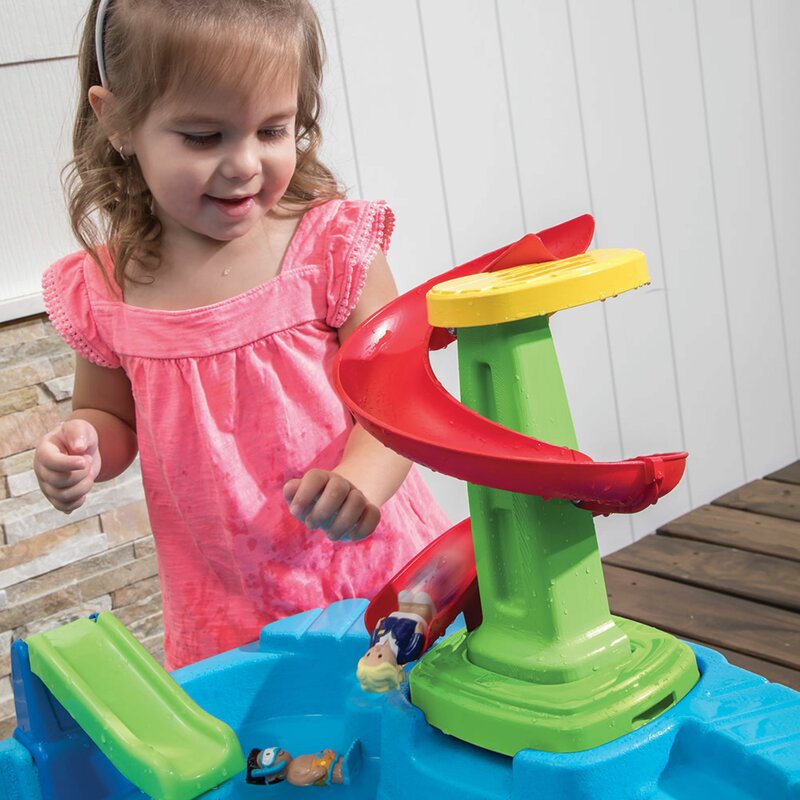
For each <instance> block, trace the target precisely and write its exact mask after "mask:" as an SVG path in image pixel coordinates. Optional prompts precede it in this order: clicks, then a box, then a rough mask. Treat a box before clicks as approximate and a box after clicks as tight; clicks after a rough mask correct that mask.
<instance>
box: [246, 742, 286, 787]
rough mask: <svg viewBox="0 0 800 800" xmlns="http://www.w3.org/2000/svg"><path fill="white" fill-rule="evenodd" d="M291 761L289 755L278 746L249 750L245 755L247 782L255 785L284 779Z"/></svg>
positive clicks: (278, 781)
mask: <svg viewBox="0 0 800 800" xmlns="http://www.w3.org/2000/svg"><path fill="white" fill-rule="evenodd" d="M291 762H292V757H291V755H290V754H289V753H287V752H286V751H285V750H281V748H280V747H267V748H266V749H264V750H258V749H254V750H251V751H250V755H249V756H248V757H247V782H248V783H251V784H255V785H256V786H266V785H267V784H269V783H280V782H281V781H283V780H285V779H286V770H287V768H288V767H289V764H291Z"/></svg>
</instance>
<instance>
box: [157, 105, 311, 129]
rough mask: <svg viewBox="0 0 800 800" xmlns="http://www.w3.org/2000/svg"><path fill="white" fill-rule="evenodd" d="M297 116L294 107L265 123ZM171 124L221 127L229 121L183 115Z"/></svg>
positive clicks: (171, 119) (203, 116)
mask: <svg viewBox="0 0 800 800" xmlns="http://www.w3.org/2000/svg"><path fill="white" fill-rule="evenodd" d="M295 116H297V108H296V107H294V106H293V107H292V108H286V109H284V110H282V111H278V112H276V113H275V114H271V115H270V116H269V117H268V118H267V119H266V120H265V121H264V124H265V125H268V124H269V123H271V122H274V121H276V120H282V119H290V118H291V117H295ZM170 122H171V123H172V124H173V125H211V126H216V127H219V126H222V125H225V124H226V122H227V121H226V120H224V119H220V118H218V117H210V116H206V115H205V114H182V115H180V116H177V117H171V118H170Z"/></svg>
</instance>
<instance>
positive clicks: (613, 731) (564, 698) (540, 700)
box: [410, 617, 700, 756]
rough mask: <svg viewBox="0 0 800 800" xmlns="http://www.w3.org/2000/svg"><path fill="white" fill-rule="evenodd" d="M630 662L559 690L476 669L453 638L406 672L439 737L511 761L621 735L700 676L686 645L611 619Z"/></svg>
mask: <svg viewBox="0 0 800 800" xmlns="http://www.w3.org/2000/svg"><path fill="white" fill-rule="evenodd" d="M613 619H614V620H615V621H616V623H617V624H618V625H619V627H620V629H621V630H622V631H624V632H625V633H626V634H627V635H628V637H629V639H630V643H631V655H630V658H629V659H628V660H627V661H626V662H624V663H623V664H622V665H621V666H620V667H618V668H616V669H614V670H610V671H609V670H598V671H597V672H596V673H593V674H591V675H589V676H587V677H585V678H581V679H579V680H576V681H571V682H569V683H561V684H539V683H531V682H528V681H522V680H518V679H515V678H511V677H508V676H505V675H499V674H497V673H494V672H490V671H488V670H486V669H484V668H481V667H477V666H475V665H474V664H473V663H472V662H470V661H469V658H468V655H467V640H468V638H469V636H470V634H468V633H467V631H466V630H462V631H459V632H458V633H455V634H453V635H452V636H450V637H448V638H447V639H446V640H445V641H443V642H441V643H440V644H439V645H438V646H437V647H435V648H433V650H431V651H430V652H429V653H428V654H427V655H426V656H424V657H423V658H422V659H421V660H420V662H419V663H418V664H417V666H416V667H414V669H413V670H412V671H411V680H410V683H411V701H412V702H413V703H414V705H416V706H417V707H418V708H420V709H421V710H422V711H423V712H424V714H425V717H426V719H427V720H428V722H429V723H430V724H431V725H433V726H434V727H436V728H439V729H440V730H441V731H443V732H444V733H447V734H450V735H452V736H455V737H457V738H458V739H462V740H463V741H465V742H470V743H471V744H475V745H478V746H479V747H483V748H486V749H487V750H493V751H494V752H497V753H504V754H506V755H509V756H513V755H514V754H515V753H517V752H518V751H520V750H524V749H528V748H530V749H534V750H545V751H548V752H553V753H574V752H577V751H579V750H588V749H590V748H592V747H597V746H599V745H602V744H606V743H607V742H610V741H612V740H613V739H617V738H619V737H620V736H624V735H625V734H626V733H630V732H631V731H633V730H636V729H637V728H640V727H641V726H642V725H645V724H646V723H648V722H650V721H651V720H652V719H655V718H656V717H657V716H659V715H660V714H662V713H663V712H664V711H667V710H668V709H669V708H671V707H672V706H674V705H675V704H676V703H677V702H678V701H679V700H681V699H682V698H683V697H684V696H685V695H686V693H687V692H688V691H689V690H690V689H691V688H692V687H693V686H694V685H695V683H697V681H698V679H699V677H700V674H699V672H698V670H697V662H696V660H695V657H694V653H692V651H691V649H690V648H689V646H688V645H686V644H684V643H683V642H680V641H679V640H678V639H676V638H675V637H674V636H670V635H669V634H667V633H663V632H662V631H659V630H656V629H655V628H651V627H649V626H647V625H642V624H641V623H638V622H633V621H631V620H627V619H623V618H620V617H613Z"/></svg>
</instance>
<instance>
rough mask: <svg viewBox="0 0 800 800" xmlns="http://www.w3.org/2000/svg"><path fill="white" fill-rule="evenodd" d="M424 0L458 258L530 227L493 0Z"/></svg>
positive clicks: (489, 247) (465, 258)
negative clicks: (521, 191) (526, 223)
mask: <svg viewBox="0 0 800 800" xmlns="http://www.w3.org/2000/svg"><path fill="white" fill-rule="evenodd" d="M419 6H420V9H421V17H422V28H423V35H424V37H425V52H426V54H427V63H428V70H429V77H430V85H431V94H432V98H433V108H434V114H435V118H436V127H437V131H438V137H439V150H440V157H441V165H442V175H443V180H444V190H445V195H446V197H447V206H448V209H449V218H450V225H451V231H452V237H453V247H454V252H455V258H456V261H457V262H459V263H460V262H463V261H468V260H469V259H471V258H474V257H475V256H476V255H480V254H481V253H483V252H486V251H488V250H492V249H494V248H496V247H499V246H502V245H503V244H506V243H508V242H512V241H514V240H516V239H518V238H519V237H520V236H522V234H523V233H524V232H525V231H524V222H523V217H522V206H521V202H520V194H519V185H518V178H517V164H516V160H515V157H514V142H513V138H512V135H511V120H510V118H509V109H508V103H507V98H506V85H505V80H504V77H503V61H502V53H501V51H500V37H499V31H498V27H497V17H496V12H495V5H494V2H493V0H472V2H470V3H463V2H461V1H460V0H439V1H438V2H436V3H430V2H427V3H426V2H421V3H419ZM456 31H457V35H454V33H455V32H456Z"/></svg>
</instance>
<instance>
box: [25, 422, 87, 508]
mask: <svg viewBox="0 0 800 800" xmlns="http://www.w3.org/2000/svg"><path fill="white" fill-rule="evenodd" d="M33 471H34V473H35V474H36V478H37V480H38V481H39V487H40V488H41V490H42V493H43V494H44V496H45V497H46V498H47V499H48V500H49V501H50V502H51V503H52V504H53V505H54V506H55V507H56V508H57V509H58V510H59V511H64V512H65V513H67V514H69V513H70V512H71V511H74V510H75V509H76V508H79V507H80V506H82V505H83V502H84V500H85V499H86V495H87V494H88V493H89V490H90V489H91V488H92V486H93V485H94V480H95V478H96V477H97V473H98V472H100V453H99V451H98V449H97V431H96V430H95V429H94V427H93V426H92V425H91V424H90V423H88V422H86V420H83V419H70V420H67V421H66V422H64V423H63V424H61V425H59V426H58V427H57V428H53V430H51V431H50V432H49V433H46V434H45V435H44V436H43V437H42V438H41V439H40V440H39V444H37V445H36V452H35V454H34V457H33Z"/></svg>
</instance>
